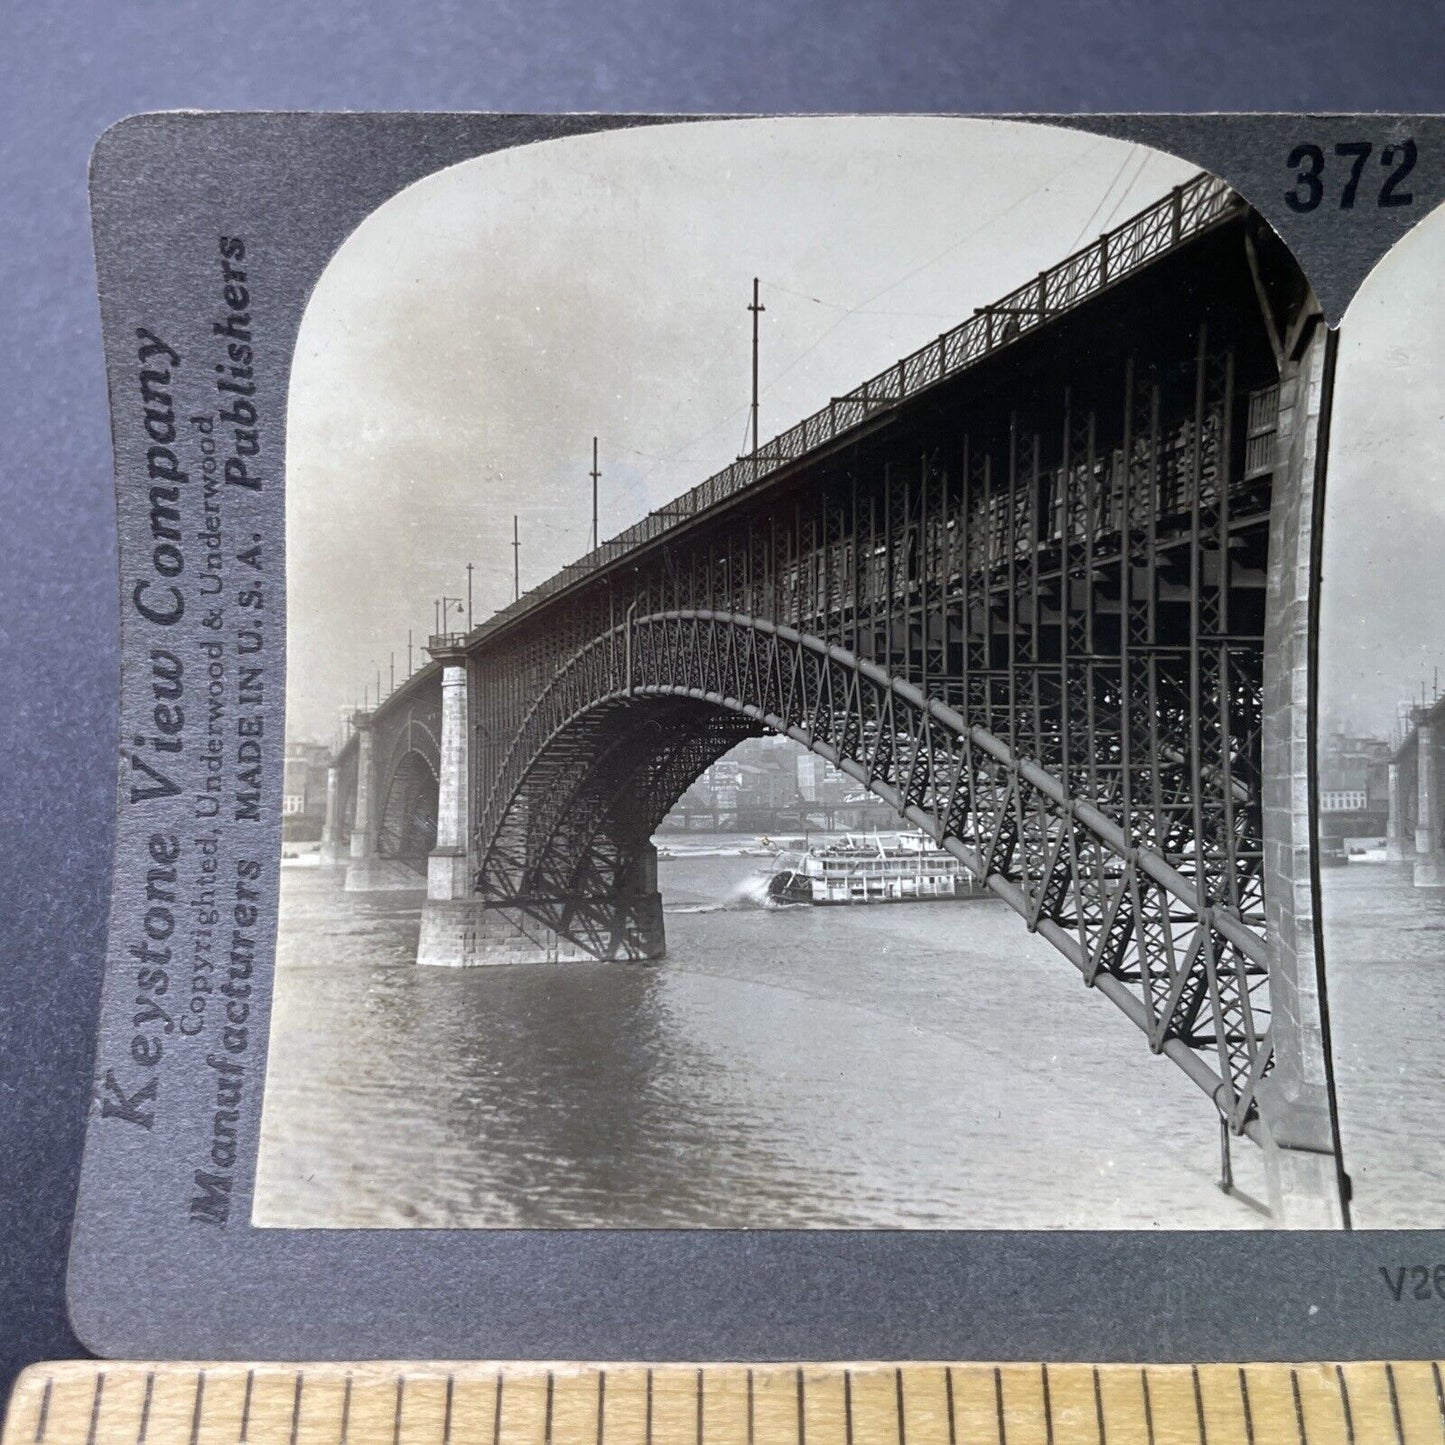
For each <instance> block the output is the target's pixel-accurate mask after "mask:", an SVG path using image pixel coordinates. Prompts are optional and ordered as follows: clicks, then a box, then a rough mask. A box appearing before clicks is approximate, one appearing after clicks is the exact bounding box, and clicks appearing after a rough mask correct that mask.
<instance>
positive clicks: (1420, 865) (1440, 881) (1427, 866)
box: [1415, 852, 1445, 888]
mask: <svg viewBox="0 0 1445 1445" xmlns="http://www.w3.org/2000/svg"><path fill="white" fill-rule="evenodd" d="M1415 887H1416V888H1445V853H1440V852H1436V853H1426V854H1424V855H1423V856H1422V855H1418V854H1417V855H1416V858H1415Z"/></svg>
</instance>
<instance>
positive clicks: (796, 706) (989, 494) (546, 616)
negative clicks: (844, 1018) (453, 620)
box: [327, 176, 1343, 1222]
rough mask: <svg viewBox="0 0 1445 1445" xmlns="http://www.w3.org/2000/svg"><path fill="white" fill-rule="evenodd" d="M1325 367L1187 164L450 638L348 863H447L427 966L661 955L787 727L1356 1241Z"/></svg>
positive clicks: (373, 723) (1266, 257) (365, 723)
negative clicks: (1330, 616)
mask: <svg viewBox="0 0 1445 1445" xmlns="http://www.w3.org/2000/svg"><path fill="white" fill-rule="evenodd" d="M1332 356H1333V351H1332V343H1331V342H1330V341H1329V339H1328V336H1327V333H1326V331H1325V328H1324V327H1323V324H1322V321H1321V318H1320V314H1319V309H1318V306H1317V305H1316V304H1315V302H1314V298H1313V295H1312V293H1311V292H1310V290H1309V287H1308V285H1307V284H1306V282H1305V280H1304V278H1303V276H1302V275H1301V274H1300V272H1299V271H1298V269H1297V267H1296V266H1295V265H1294V263H1293V261H1292V259H1291V258H1290V257H1289V255H1288V253H1287V252H1286V251H1285V250H1284V248H1283V247H1282V246H1281V245H1280V244H1279V243H1278V241H1277V240H1276V239H1275V238H1274V236H1273V233H1272V232H1270V231H1269V230H1268V228H1267V227H1266V226H1264V225H1263V224H1262V223H1261V222H1260V221H1259V220H1258V218H1257V217H1256V216H1255V215H1254V214H1253V212H1252V211H1250V210H1249V208H1248V207H1247V206H1245V205H1244V203H1243V202H1242V201H1240V200H1239V198H1238V197H1237V196H1235V195H1234V194H1233V192H1231V191H1230V190H1229V189H1228V188H1227V187H1226V186H1224V185H1223V184H1222V183H1220V182H1218V181H1216V180H1214V179H1212V178H1211V177H1208V176H1200V177H1198V178H1196V180H1195V181H1193V182H1191V183H1189V184H1188V185H1186V186H1182V187H1179V188H1177V189H1176V190H1175V191H1174V192H1171V193H1170V194H1169V195H1168V196H1166V197H1165V198H1164V199H1163V200H1162V201H1161V202H1160V203H1159V204H1157V205H1156V206H1154V207H1151V208H1150V209H1149V210H1147V211H1145V212H1142V213H1141V214H1140V215H1139V216H1136V217H1134V218H1132V219H1131V220H1129V221H1127V222H1125V223H1124V224H1123V225H1122V226H1120V227H1118V228H1117V229H1116V230H1114V231H1112V232H1110V233H1108V234H1106V235H1105V236H1103V237H1101V238H1100V239H1099V240H1098V241H1096V242H1095V243H1094V244H1093V245H1092V246H1090V247H1088V248H1086V249H1085V250H1084V251H1082V252H1080V253H1078V254H1077V255H1075V256H1071V257H1068V258H1066V259H1065V260H1064V261H1063V262H1061V263H1060V265H1059V266H1057V267H1055V268H1053V270H1051V271H1049V272H1046V273H1044V274H1043V275H1041V276H1039V277H1037V278H1035V279H1034V280H1032V281H1030V282H1029V283H1027V284H1026V285H1025V286H1023V287H1021V288H1019V289H1018V290H1017V291H1016V292H1014V293H1013V294H1012V295H1011V296H1009V297H1006V298H1004V299H1003V300H1002V301H1001V302H999V303H997V304H995V305H993V306H990V307H985V308H982V309H981V310H980V311H979V312H978V313H977V314H976V315H975V316H974V317H973V318H971V319H970V320H968V321H966V322H965V323H964V324H963V325H961V326H960V327H957V328H955V329H954V330H953V331H951V332H948V333H945V334H944V335H943V336H941V337H939V338H938V339H937V340H936V341H935V342H933V343H930V344H929V345H928V346H926V347H924V348H922V349H921V350H920V351H918V352H916V353H914V354H913V355H912V356H909V357H906V358H904V360H902V361H900V362H899V363H898V364H897V365H896V366H894V367H892V368H890V369H889V370H888V371H887V372H885V373H882V374H881V375H880V376H878V377H875V378H873V379H871V380H870V381H868V382H866V383H865V384H864V385H862V386H860V387H859V388H857V389H855V390H854V391H853V392H851V393H849V394H848V395H847V396H845V397H838V398H834V399H833V400H832V401H831V402H830V403H829V404H828V406H827V407H826V408H824V409H823V410H821V411H819V412H817V413H815V414H814V415H813V416H812V417H809V418H808V419H807V420H806V421H804V422H802V423H800V424H799V425H798V426H797V427H794V428H793V429H792V430H791V431H789V432H787V433H784V434H783V435H782V436H781V437H778V438H775V439H774V440H773V441H771V442H769V443H768V444H767V445H765V446H764V447H763V448H761V449H760V450H759V452H758V453H757V454H755V455H753V456H749V457H746V458H743V459H741V460H740V461H739V462H738V463H736V464H735V465H734V466H732V467H730V468H728V469H727V470H726V471H724V472H723V473H720V474H719V475H718V476H716V477H713V478H710V479H709V480H708V481H706V482H704V483H703V484H702V485H701V486H699V487H696V488H694V489H693V490H692V491H691V492H687V493H684V494H683V495H682V496H680V497H678V498H677V499H676V500H675V501H674V502H673V503H671V504H669V505H668V506H667V507H665V508H663V509H661V510H660V511H658V512H655V513H653V514H651V515H649V516H648V517H647V518H645V519H644V520H643V521H642V522H641V523H639V524H637V525H636V526H635V527H633V528H630V529H629V530H628V531H627V532H625V533H623V534H622V535H621V536H620V537H617V538H614V539H613V540H612V541H610V542H607V543H604V544H603V545H602V546H601V547H600V548H598V549H597V550H596V551H595V552H593V553H591V554H589V555H588V556H587V557H585V558H583V559H581V560H580V561H579V562H577V563H575V564H573V565H571V566H570V567H568V568H565V569H564V570H563V572H562V573H560V574H558V575H557V576H555V577H553V578H551V579H549V580H548V581H547V582H545V583H544V584H542V585H541V586H540V587H538V588H536V589H534V590H533V591H532V592H530V593H528V594H526V595H525V596H524V597H522V598H521V599H520V600H519V601H518V602H517V603H514V604H513V605H512V606H510V607H508V608H506V609H504V610H503V611H502V612H500V613H498V614H497V615H496V616H494V617H493V618H491V619H490V620H488V621H487V622H486V623H484V624H483V625H482V626H480V627H478V628H476V629H474V630H473V631H472V632H471V633H469V634H466V635H447V636H444V637H436V638H433V639H432V640H431V653H432V657H433V659H434V660H433V661H432V662H431V663H430V664H429V665H428V666H427V667H426V668H424V669H423V670H422V671H421V672H419V673H417V674H416V676H414V677H413V678H411V679H409V680H408V682H407V683H406V684H405V685H404V686H403V687H402V688H399V689H398V690H397V691H396V693H395V694H393V696H392V697H391V698H389V699H387V700H386V702H384V703H383V704H382V705H381V706H380V707H379V708H377V709H376V711H375V712H372V713H367V714H362V715H360V716H359V718H358V720H357V721H358V726H357V728H356V731H355V733H354V735H353V737H352V738H351V740H350V741H349V742H348V744H347V746H346V748H345V749H344V750H343V752H342V754H341V755H340V757H339V759H338V769H339V772H340V773H341V775H342V781H340V782H339V783H338V787H337V789H336V790H335V791H336V796H337V799H338V806H337V809H336V816H335V817H334V818H333V819H332V820H331V821H330V822H329V825H328V831H327V836H328V839H330V840H332V847H333V851H339V850H340V848H341V846H342V844H343V841H344V840H343V829H344V828H346V827H348V826H349V827H350V828H351V836H350V852H351V855H352V859H353V862H352V871H353V872H357V870H358V869H360V870H361V871H362V873H363V874H365V873H366V870H367V869H374V868H375V867H376V864H375V862H373V860H376V859H379V860H384V861H386V862H388V863H394V864H397V865H401V866H409V868H410V869H411V870H415V869H417V868H418V867H419V866H420V865H421V860H422V858H423V857H424V858H425V860H426V861H425V869H426V880H427V882H426V886H427V891H428V898H427V903H426V911H425V914H424V918H423V929H422V942H421V954H420V956H421V958H422V959H423V960H424V961H433V962H452V963H457V962H485V961H489V959H491V958H493V957H494V958H496V959H500V960H502V961H513V960H515V959H518V958H521V957H525V956H528V950H531V955H532V956H539V957H552V958H556V957H562V956H568V955H569V954H571V955H576V956H590V957H600V958H616V959H639V958H649V957H656V956H659V955H660V954H661V953H662V951H663V948H664V945H665V938H664V929H663V919H662V910H661V900H660V898H659V896H658V891H657V882H656V869H655V853H654V851H653V848H652V844H651V841H650V840H651V836H652V833H653V832H654V830H655V829H656V827H657V825H658V824H659V823H660V821H661V820H662V818H663V817H664V816H665V814H666V813H667V812H668V810H669V809H670V808H671V806H672V805H673V803H674V802H675V801H676V800H677V799H678V798H679V797H680V796H681V794H682V793H683V792H684V791H685V790H686V789H687V787H688V786H689V785H690V784H691V783H692V782H693V781H694V780H695V779H696V777H697V776H698V774H699V773H700V772H701V771H702V770H703V769H704V768H705V767H707V766H708V765H709V764H710V763H711V762H713V761H714V760H715V759H717V758H718V757H720V756H721V755H722V754H723V753H725V752H727V751H728V750H729V749H730V748H731V747H733V746H734V745H735V744H736V743H737V742H738V741H740V740H741V739H742V738H744V737H747V736H749V735H753V734H757V733H760V732H765V731H772V732H777V733H782V734H785V735H787V736H789V737H791V738H793V739H794V740H796V741H797V742H798V743H800V744H802V745H803V746H804V747H806V748H809V749H811V750H812V751H813V752H815V753H818V754H820V755H821V756H823V757H825V758H827V759H828V760H829V761H831V762H833V763H835V764H836V765H837V766H838V767H840V768H841V769H843V770H844V771H845V772H847V773H849V774H850V775H851V776H853V777H854V778H856V779H857V780H858V781H859V782H860V783H861V784H862V785H863V787H865V788H866V789H868V790H869V791H871V792H872V793H873V794H875V795H876V796H878V797H879V798H881V799H883V800H884V801H885V802H887V803H888V804H889V805H891V806H892V807H893V808H894V809H895V810H896V811H897V812H898V813H899V814H900V816H902V817H903V818H906V819H907V820H909V821H910V822H911V823H912V824H914V825H916V826H917V827H919V828H921V829H922V830H923V831H925V832H926V833H928V834H929V835H930V836H932V837H933V838H934V839H935V840H937V842H938V843H939V844H940V845H941V846H943V847H944V848H946V849H947V850H948V851H949V852H951V853H952V854H953V855H954V856H956V857H957V858H959V859H960V860H961V861H962V862H963V863H964V864H965V865H966V867H967V868H968V869H969V870H970V871H971V872H972V873H973V874H974V875H975V876H976V877H977V878H978V879H980V880H982V881H983V882H984V883H985V884H986V885H987V887H988V888H989V889H991V890H992V891H993V892H994V893H996V894H997V895H998V896H999V897H1001V898H1002V899H1004V900H1005V901H1006V902H1007V903H1008V904H1009V905H1010V906H1011V907H1012V908H1013V909H1014V910H1015V911H1016V912H1017V913H1018V914H1019V915H1020V917H1021V919H1022V922H1023V924H1024V925H1025V926H1026V927H1028V928H1029V929H1031V930H1033V931H1034V932H1036V933H1037V934H1038V935H1039V936H1040V937H1042V938H1044V939H1046V940H1047V941H1048V942H1049V943H1050V944H1051V945H1052V946H1053V947H1054V948H1056V949H1057V950H1058V952H1059V953H1060V954H1061V955H1062V956H1063V957H1064V958H1066V959H1067V960H1068V961H1069V962H1071V963H1073V964H1074V966H1075V967H1076V968H1077V969H1078V970H1079V971H1080V973H1081V974H1082V976H1083V980H1084V982H1085V983H1086V984H1088V985H1089V986H1091V987H1092V988H1094V989H1095V990H1097V991H1098V992H1099V993H1101V994H1103V995H1104V996H1106V997H1107V998H1109V999H1111V1000H1112V1001H1113V1002H1114V1003H1115V1004H1116V1005H1118V1006H1119V1007H1120V1008H1121V1009H1122V1010H1123V1011H1124V1013H1125V1014H1126V1015H1127V1016H1128V1017H1129V1018H1130V1019H1132V1020H1133V1021H1134V1022H1135V1023H1136V1024H1137V1025H1138V1027H1139V1028H1140V1030H1141V1031H1142V1033H1143V1035H1144V1037H1145V1040H1146V1042H1147V1045H1148V1047H1150V1048H1151V1049H1153V1050H1154V1051H1155V1052H1158V1053H1162V1054H1165V1055H1167V1056H1168V1057H1170V1058H1171V1059H1172V1060H1174V1062H1175V1063H1177V1064H1178V1065H1179V1066H1181V1067H1182V1068H1183V1069H1184V1070H1185V1072H1186V1073H1187V1074H1188V1076H1189V1077H1190V1078H1191V1079H1192V1080H1193V1081H1194V1082H1195V1083H1196V1084H1197V1085H1199V1086H1200V1088H1201V1089H1203V1090H1204V1091H1205V1093H1206V1094H1208V1096H1209V1097H1210V1098H1211V1100H1212V1101H1213V1103H1214V1105H1215V1107H1216V1108H1217V1110H1218V1112H1219V1115H1220V1117H1221V1118H1222V1119H1223V1120H1224V1121H1225V1123H1226V1124H1227V1126H1228V1127H1229V1128H1230V1129H1232V1130H1233V1131H1234V1132H1236V1133H1247V1134H1250V1135H1252V1136H1254V1137H1256V1138H1258V1139H1259V1140H1260V1141H1261V1142H1263V1143H1265V1144H1266V1145H1267V1146H1268V1152H1269V1153H1270V1157H1271V1158H1272V1159H1274V1160H1275V1162H1276V1164H1278V1165H1279V1169H1277V1170H1276V1173H1280V1174H1281V1177H1284V1176H1286V1175H1289V1174H1290V1172H1291V1171H1293V1172H1294V1175H1296V1176H1299V1177H1303V1176H1305V1175H1309V1176H1310V1177H1311V1178H1314V1179H1315V1180H1316V1184H1317V1185H1318V1187H1316V1188H1314V1194H1315V1195H1316V1196H1318V1198H1319V1199H1321V1200H1324V1201H1326V1202H1325V1203H1323V1204H1321V1206H1320V1207H1321V1209H1322V1210H1323V1211H1324V1212H1323V1213H1322V1214H1321V1215H1320V1216H1319V1218H1320V1222H1333V1219H1334V1218H1335V1217H1337V1216H1338V1214H1339V1212H1340V1211H1341V1210H1342V1208H1343V1206H1342V1204H1341V1202H1340V1198H1339V1188H1338V1169H1337V1162H1336V1158H1337V1155H1336V1146H1335V1143H1334V1135H1333V1117H1332V1114H1331V1112H1330V1106H1329V1103H1328V1088H1327V1079H1326V1077H1325V1073H1324V1069H1325V1064H1324V1060H1323V1048H1322V1044H1321V1041H1320V1040H1321V1034H1320V1029H1319V1023H1318V979H1317V973H1316V970H1315V962H1314V952H1313V912H1312V909H1313V900H1312V896H1311V895H1310V891H1309V847H1310V839H1309V831H1308V828H1309V823H1308V809H1307V805H1305V806H1302V805H1301V802H1300V791H1301V790H1300V788H1299V786H1298V784H1299V782H1300V780H1301V779H1302V778H1303V777H1304V775H1305V773H1306V768H1307V764H1306V746H1307V745H1306V739H1305V736H1304V732H1303V728H1302V726H1301V725H1300V724H1301V723H1302V721H1303V717H1304V709H1305V705H1306V703H1307V700H1308V689H1309V673H1308V643H1307V617H1308V608H1309V597H1310V588H1311V586H1312V572H1311V568H1310V563H1309V558H1310V549H1311V525H1312V512H1313V505H1314V502H1313V499H1314V496H1315V494H1316V491H1317V489H1318V486H1319V480H1320V478H1321V477H1322V467H1323V438H1324V435H1325V427H1326V426H1327V422H1328V394H1329V383H1330V372H1331V366H1332ZM423 714H425V717H424V718H423ZM423 740H425V741H423ZM348 774H349V775H350V776H352V777H354V778H356V779H357V782H356V784H355V785H348V784H347V783H346V781H345V778H346V776H347V775H348ZM349 786H350V792H349V793H348V787H349ZM348 796H351V797H353V798H354V802H353V803H352V805H351V807H350V810H349V812H348V811H347V808H346V804H345V801H344V800H345V799H346V798H347V797H348ZM410 876H411V878H412V880H413V883H414V884H415V885H418V886H419V884H420V874H419V873H417V872H415V871H413V872H411V875H410ZM348 886H350V884H349V885H348ZM1269 1118H1275V1119H1277V1120H1279V1121H1282V1122H1279V1123H1278V1124H1277V1126H1275V1127H1266V1125H1267V1124H1268V1122H1269ZM1281 1159H1282V1160H1283V1164H1280V1160H1281ZM1281 1171H1282V1173H1281ZM1320 1181H1323V1182H1320ZM1281 1187H1282V1188H1285V1189H1288V1188H1289V1187H1290V1186H1289V1185H1288V1182H1287V1181H1286V1183H1285V1184H1284V1185H1282V1186H1281ZM1331 1190H1333V1191H1334V1192H1333V1203H1332V1204H1331V1203H1329V1202H1328V1200H1329V1198H1330V1197H1331ZM1305 1192H1306V1193H1308V1192H1309V1190H1308V1189H1306V1190H1305Z"/></svg>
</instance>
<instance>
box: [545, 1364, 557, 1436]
mask: <svg viewBox="0 0 1445 1445" xmlns="http://www.w3.org/2000/svg"><path fill="white" fill-rule="evenodd" d="M556 1390H557V1381H556V1378H555V1376H554V1375H553V1374H552V1372H551V1370H548V1371H547V1413H546V1415H545V1416H544V1417H543V1419H542V1441H543V1445H552V1400H553V1397H554V1395H555V1393H556Z"/></svg>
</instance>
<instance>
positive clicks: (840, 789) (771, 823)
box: [664, 733, 895, 832]
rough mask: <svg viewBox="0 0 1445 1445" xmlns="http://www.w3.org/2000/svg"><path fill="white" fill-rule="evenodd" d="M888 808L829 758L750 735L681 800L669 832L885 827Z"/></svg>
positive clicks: (792, 744) (790, 743)
mask: <svg viewBox="0 0 1445 1445" xmlns="http://www.w3.org/2000/svg"><path fill="white" fill-rule="evenodd" d="M893 821H895V820H894V817H893V813H892V811H891V809H889V807H888V805H887V804H886V803H884V802H882V801H881V800H880V799H878V798H874V797H872V796H871V795H868V794H865V793H863V792H861V791H860V790H859V786H858V784H857V783H856V782H854V781H853V780H852V779H851V778H849V777H848V776H847V775H846V774H844V773H842V772H840V771H839V770H838V769H837V768H835V767H834V766H833V765H832V764H831V763H829V762H828V761H827V760H826V759H824V758H820V757H819V756H818V755H817V754H816V753H810V752H809V751H808V750H807V749H806V748H803V747H800V746H799V745H798V744H797V743H795V742H793V741H792V740H791V739H790V738H785V737H782V736H781V735H779V734H777V733H768V734H765V735H764V736H763V737H759V738H749V739H747V740H746V741H745V742H741V743H739V744H738V745H737V747H735V748H733V749H732V751H731V752H729V753H727V754H726V755H725V756H723V757H721V758H719V759H718V761H717V762H715V763H713V764H712V765H711V766H710V767H709V768H707V769H706V770H705V771H704V772H703V774H702V776H701V777H699V778H698V779H697V781H696V782H695V783H693V785H692V786H691V787H690V788H689V789H688V790H687V792H686V793H684V794H683V796H682V797H681V798H680V799H679V800H678V802H677V804H676V806H675V807H674V808H673V810H672V812H671V813H670V814H669V815H668V818H667V821H666V823H665V824H664V827H665V828H668V829H689V828H693V829H698V828H713V829H718V830H720V831H723V832H727V831H730V830H741V831H744V832H750V831H758V832H785V831H786V832H792V831H807V830H808V829H809V828H817V827H823V828H835V827H836V828H860V827H877V826H880V825H882V826H887V825H888V824H890V823H892V822H893Z"/></svg>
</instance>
